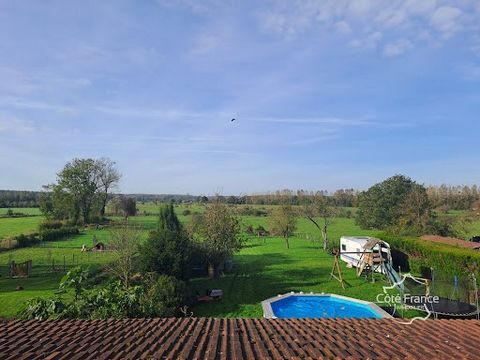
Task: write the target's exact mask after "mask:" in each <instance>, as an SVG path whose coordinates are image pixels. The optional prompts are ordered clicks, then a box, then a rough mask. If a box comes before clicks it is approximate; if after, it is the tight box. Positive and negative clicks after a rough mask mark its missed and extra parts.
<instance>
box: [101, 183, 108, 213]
mask: <svg viewBox="0 0 480 360" xmlns="http://www.w3.org/2000/svg"><path fill="white" fill-rule="evenodd" d="M107 200H108V189H105V191H104V193H103V196H102V208H101V209H100V217H101V218H102V219H103V218H104V217H105V208H106V207H107Z"/></svg>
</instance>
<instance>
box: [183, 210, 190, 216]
mask: <svg viewBox="0 0 480 360" xmlns="http://www.w3.org/2000/svg"><path fill="white" fill-rule="evenodd" d="M191 214H192V211H191V210H190V209H185V210H183V212H182V215H183V216H188V215H191Z"/></svg>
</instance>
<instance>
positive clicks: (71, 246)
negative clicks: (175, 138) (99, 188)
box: [0, 204, 480, 317]
mask: <svg viewBox="0 0 480 360" xmlns="http://www.w3.org/2000/svg"><path fill="white" fill-rule="evenodd" d="M188 208H189V209H190V210H191V211H203V206H198V205H194V206H189V207H188ZM266 208H269V207H266ZM144 209H145V211H147V212H149V213H156V212H157V209H158V205H155V204H148V206H146V207H145V208H144ZM185 209H186V207H184V206H179V207H176V211H177V213H178V215H179V219H180V221H182V222H183V223H186V222H188V221H189V220H190V218H191V216H184V215H182V213H183V211H184V210H185ZM41 220H42V217H40V216H36V217H26V218H13V219H0V237H1V236H2V234H3V236H12V235H15V234H19V233H22V232H24V233H26V232H30V231H35V230H36V227H37V225H38V223H39V222H40V221H41ZM116 220H120V218H117V219H116ZM241 221H242V225H243V226H244V227H246V226H248V225H252V226H254V227H256V226H257V225H262V226H264V227H266V228H267V229H268V228H270V219H269V217H254V216H242V217H241ZM129 223H130V224H135V225H138V226H139V228H141V229H142V230H143V233H144V235H145V234H146V233H147V231H148V230H149V229H152V228H154V227H155V225H156V223H157V217H156V216H136V217H131V218H129ZM475 226H478V229H479V230H480V222H479V223H478V224H475ZM306 234H309V235H310V236H309V240H306V239H305V238H306V236H305V235H306ZM375 234H376V232H375V231H365V230H361V229H360V228H359V227H358V226H356V225H355V221H354V219H347V218H336V219H334V221H333V223H332V224H331V226H330V231H329V236H330V239H331V240H332V241H338V240H339V238H340V236H342V235H375ZM93 236H95V237H96V239H97V241H102V242H105V243H107V244H108V242H109V238H110V231H109V230H108V229H100V230H94V229H88V230H84V231H83V232H82V233H81V234H80V235H78V236H74V237H71V238H69V239H66V240H62V241H56V242H48V243H44V244H42V245H41V246H36V247H30V248H23V249H15V250H9V251H5V252H3V253H0V275H1V277H0V304H1V305H0V317H13V316H15V314H16V312H17V311H18V309H19V308H20V306H21V304H22V303H23V302H24V301H25V300H27V299H30V298H32V297H36V296H50V295H52V294H53V293H54V291H55V290H56V289H57V287H58V281H59V279H60V278H61V276H62V272H61V271H60V272H55V271H52V263H54V264H55V267H56V268H57V270H63V263H64V261H65V263H66V266H67V268H68V267H70V266H73V265H74V264H84V265H88V266H90V267H92V268H99V267H102V266H104V265H106V264H108V263H109V262H111V261H112V259H113V256H114V255H113V254H112V253H111V252H108V251H107V252H102V253H95V252H87V253H82V252H81V251H80V248H81V246H82V245H83V244H85V245H87V246H91V245H92V239H93ZM312 240H316V242H315V243H314V242H312ZM320 246H321V242H320V234H319V233H318V230H316V228H315V227H314V226H313V224H312V223H311V222H309V221H308V220H306V219H304V218H300V219H299V220H298V223H297V232H296V236H294V237H292V238H290V249H286V247H285V244H284V241H283V239H281V238H278V237H268V238H266V239H258V238H256V237H250V238H249V239H248V241H247V243H246V244H245V247H244V248H243V249H242V250H241V251H240V252H239V253H238V254H236V255H235V257H234V264H235V265H234V269H233V271H231V272H229V273H227V274H225V275H224V276H222V277H220V278H218V279H214V280H210V279H207V278H194V279H192V280H191V281H190V284H189V288H190V289H191V291H192V292H194V291H198V292H199V293H202V294H203V293H204V292H205V290H206V289H215V288H219V289H222V290H223V291H224V298H223V299H222V300H221V301H219V302H214V303H210V304H202V305H199V306H196V307H195V308H193V309H192V311H193V312H194V315H195V316H215V317H261V316H262V311H261V307H260V302H261V301H262V300H264V299H266V298H269V297H271V296H275V295H277V294H281V293H285V292H289V291H304V292H310V291H312V292H332V293H337V294H342V295H346V296H353V297H356V298H360V299H365V300H374V299H375V297H376V295H377V294H378V293H379V292H381V291H382V285H385V283H384V282H383V281H382V280H381V279H378V281H377V282H375V283H371V282H370V281H365V279H363V278H357V277H356V275H355V270H352V269H347V268H346V267H345V266H344V265H343V264H342V269H343V272H344V275H345V278H346V280H347V282H348V283H349V284H350V286H348V287H347V289H346V290H343V289H342V288H341V286H340V284H339V283H338V282H337V281H335V280H331V279H330V275H329V274H330V270H331V267H332V265H333V258H332V257H331V256H329V255H327V254H325V253H324V252H323V250H321V249H320ZM11 260H15V261H17V262H22V261H26V260H33V277H31V278H29V279H8V278H6V275H7V272H8V268H7V264H8V263H9V262H10V261H11ZM17 286H22V287H23V288H24V290H22V291H15V289H16V287H17Z"/></svg>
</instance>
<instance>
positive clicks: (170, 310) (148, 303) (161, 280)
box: [140, 275, 186, 317]
mask: <svg viewBox="0 0 480 360" xmlns="http://www.w3.org/2000/svg"><path fill="white" fill-rule="evenodd" d="M152 280H153V279H152ZM185 293H186V291H185V283H184V282H183V281H180V280H177V279H176V278H174V277H173V276H167V275H160V276H159V277H158V278H157V279H156V280H153V281H150V283H148V282H147V283H146V284H145V292H144V293H143V295H142V297H141V299H140V303H141V304H142V305H141V306H142V313H143V316H147V317H171V316H175V315H176V314H177V309H178V305H179V304H182V303H184V302H185Z"/></svg>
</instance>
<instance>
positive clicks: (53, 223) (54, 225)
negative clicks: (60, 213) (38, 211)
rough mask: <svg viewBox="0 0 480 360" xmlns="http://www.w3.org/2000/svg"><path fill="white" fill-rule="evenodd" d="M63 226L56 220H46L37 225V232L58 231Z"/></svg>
mask: <svg viewBox="0 0 480 360" xmlns="http://www.w3.org/2000/svg"><path fill="white" fill-rule="evenodd" d="M62 226H63V222H61V221H58V220H46V221H44V222H42V223H40V224H39V225H38V230H40V231H44V230H50V229H60V228H61V227H62Z"/></svg>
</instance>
